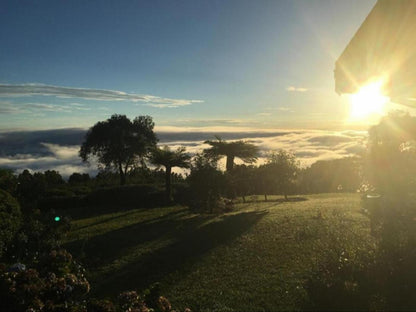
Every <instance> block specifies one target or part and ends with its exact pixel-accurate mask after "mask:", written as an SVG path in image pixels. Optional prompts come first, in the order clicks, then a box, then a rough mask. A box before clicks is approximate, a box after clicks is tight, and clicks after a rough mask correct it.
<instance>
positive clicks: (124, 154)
mask: <svg viewBox="0 0 416 312" xmlns="http://www.w3.org/2000/svg"><path fill="white" fill-rule="evenodd" d="M153 128H154V122H153V120H152V118H151V117H150V116H138V117H136V118H135V119H134V120H133V121H130V119H128V118H127V117H126V116H125V115H112V116H111V118H109V119H107V120H106V121H100V122H98V123H96V124H95V125H94V126H93V127H92V128H90V129H89V130H88V132H87V134H86V136H85V141H84V143H83V144H82V146H81V149H80V151H79V155H80V157H81V158H82V160H83V161H87V160H88V159H89V157H90V156H91V155H93V156H96V157H97V158H98V161H99V163H100V164H102V165H104V166H105V167H106V168H115V169H116V170H118V173H119V175H120V184H125V182H126V174H127V172H128V171H129V169H130V168H131V167H132V166H133V165H134V164H135V163H137V161H139V160H140V159H142V158H143V157H144V156H146V155H147V153H148V152H149V151H150V149H151V148H153V147H154V146H155V144H156V141H157V139H156V135H155V133H154V132H153Z"/></svg>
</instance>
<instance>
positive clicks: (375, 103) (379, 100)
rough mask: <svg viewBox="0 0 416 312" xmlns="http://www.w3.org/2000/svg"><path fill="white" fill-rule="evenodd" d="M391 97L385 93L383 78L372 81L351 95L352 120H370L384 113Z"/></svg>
mask: <svg viewBox="0 0 416 312" xmlns="http://www.w3.org/2000/svg"><path fill="white" fill-rule="evenodd" d="M389 101H390V99H389V98H388V97H387V96H385V95H383V80H382V79H380V80H376V81H372V82H370V83H368V84H366V85H364V86H362V87H361V88H360V89H359V90H358V92H357V93H355V94H352V95H351V96H350V117H349V118H350V120H351V121H370V120H371V119H372V118H374V117H380V116H382V115H384V114H385V113H386V112H385V108H386V104H387V103H388V102H389Z"/></svg>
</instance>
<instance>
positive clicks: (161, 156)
mask: <svg viewBox="0 0 416 312" xmlns="http://www.w3.org/2000/svg"><path fill="white" fill-rule="evenodd" d="M149 159H150V162H151V163H153V164H154V165H157V166H164V167H165V188H166V199H167V201H168V202H170V201H171V200H172V168H174V167H179V168H189V166H190V160H191V156H190V155H189V154H187V153H185V148H184V147H179V148H178V149H177V150H175V151H172V150H170V148H169V147H168V146H165V147H164V148H155V149H154V150H152V152H151V153H150V157H149Z"/></svg>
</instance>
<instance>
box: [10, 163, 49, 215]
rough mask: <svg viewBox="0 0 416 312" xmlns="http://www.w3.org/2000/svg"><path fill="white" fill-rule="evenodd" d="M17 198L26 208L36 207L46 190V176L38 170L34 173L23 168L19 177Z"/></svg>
mask: <svg viewBox="0 0 416 312" xmlns="http://www.w3.org/2000/svg"><path fill="white" fill-rule="evenodd" d="M17 181H18V186H17V198H18V199H19V202H20V204H21V205H22V208H23V209H24V210H28V211H30V210H32V209H34V208H36V204H37V201H38V200H39V199H40V198H41V197H42V196H43V195H44V193H45V191H46V181H45V176H44V175H43V174H42V173H39V172H36V173H34V174H33V175H32V174H31V173H30V172H29V171H28V170H23V172H22V173H21V174H19V176H18V177H17Z"/></svg>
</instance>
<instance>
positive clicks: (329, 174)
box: [299, 157, 362, 194]
mask: <svg viewBox="0 0 416 312" xmlns="http://www.w3.org/2000/svg"><path fill="white" fill-rule="evenodd" d="M361 165H362V161H361V159H359V158H357V157H345V158H341V159H333V160H319V161H317V162H315V163H313V164H312V165H311V166H310V167H308V168H306V169H304V170H302V171H301V172H300V174H299V175H300V188H301V191H302V193H306V194H314V193H315V194H316V193H327V192H341V191H342V192H355V191H357V190H358V189H359V188H360V185H361V182H362V177H361Z"/></svg>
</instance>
